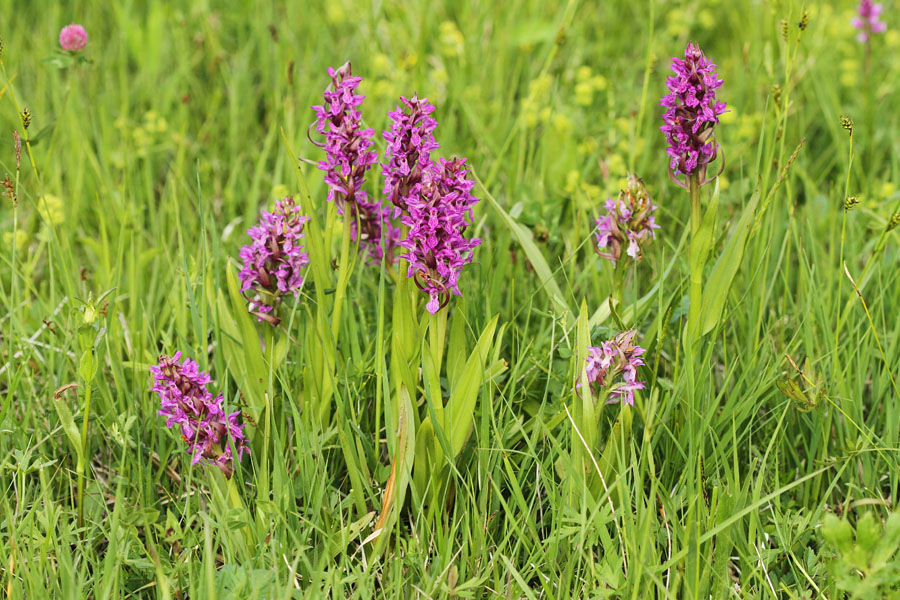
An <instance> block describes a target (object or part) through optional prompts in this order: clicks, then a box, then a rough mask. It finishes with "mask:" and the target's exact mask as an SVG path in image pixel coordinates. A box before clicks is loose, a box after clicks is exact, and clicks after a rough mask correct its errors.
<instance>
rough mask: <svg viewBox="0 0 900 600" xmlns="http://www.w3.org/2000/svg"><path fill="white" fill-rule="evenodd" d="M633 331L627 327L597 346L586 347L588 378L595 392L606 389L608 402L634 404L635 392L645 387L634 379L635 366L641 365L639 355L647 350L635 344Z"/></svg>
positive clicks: (642, 361)
mask: <svg viewBox="0 0 900 600" xmlns="http://www.w3.org/2000/svg"><path fill="white" fill-rule="evenodd" d="M636 334H637V332H636V331H635V330H634V329H629V330H627V331H623V332H622V333H620V334H619V335H617V336H616V337H614V338H613V339H611V340H607V341H605V342H603V343H601V344H600V346H597V347H594V346H589V347H588V357H587V364H586V365H585V374H586V375H587V380H588V382H589V383H590V385H591V386H592V388H593V389H595V390H596V391H597V392H598V393H603V392H608V395H607V403H610V404H611V403H614V402H619V401H624V402H625V403H626V404H630V405H634V392H636V391H637V390H642V389H644V387H645V384H644V382H642V381H638V380H637V368H638V367H640V366H642V365H643V364H644V359H642V358H641V356H642V355H643V354H644V352H646V350H644V349H643V348H641V347H640V346H636V345H635V344H634V336H635V335H636Z"/></svg>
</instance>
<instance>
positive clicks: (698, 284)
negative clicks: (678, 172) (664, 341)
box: [688, 173, 704, 343]
mask: <svg viewBox="0 0 900 600" xmlns="http://www.w3.org/2000/svg"><path fill="white" fill-rule="evenodd" d="M688 184H689V186H690V187H689V188H688V189H689V191H690V197H691V251H690V254H691V256H693V255H694V253H695V252H696V250H697V245H698V244H699V243H700V240H699V239H698V233H699V231H700V226H701V221H702V218H703V217H702V212H701V210H702V209H701V206H700V175H699V174H698V173H694V174H692V175H690V176H689V177H688ZM692 262H693V261H692ZM703 262H704V261H698V263H697V264H691V274H690V277H691V287H690V302H691V304H690V308H689V310H688V336H689V338H690V340H691V343H693V342H694V341H696V338H697V336H698V333H699V329H700V304H701V302H702V296H703ZM695 271H699V272H695Z"/></svg>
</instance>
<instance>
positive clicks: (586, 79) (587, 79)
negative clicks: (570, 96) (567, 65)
mask: <svg viewBox="0 0 900 600" xmlns="http://www.w3.org/2000/svg"><path fill="white" fill-rule="evenodd" d="M606 87H607V81H606V78H605V77H604V76H603V75H594V74H593V73H592V72H591V68H590V67H588V66H587V65H584V66H581V67H578V70H577V71H576V72H575V104H578V105H579V106H591V105H592V104H593V103H594V93H595V92H600V91H603V90H605V89H606Z"/></svg>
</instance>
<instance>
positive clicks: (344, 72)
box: [312, 62, 399, 262]
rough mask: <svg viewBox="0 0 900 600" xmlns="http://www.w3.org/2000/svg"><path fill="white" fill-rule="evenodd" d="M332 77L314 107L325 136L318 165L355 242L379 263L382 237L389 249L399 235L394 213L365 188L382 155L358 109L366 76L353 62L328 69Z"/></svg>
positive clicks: (319, 129) (330, 195) (372, 130)
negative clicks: (359, 73) (368, 173)
mask: <svg viewBox="0 0 900 600" xmlns="http://www.w3.org/2000/svg"><path fill="white" fill-rule="evenodd" d="M328 76H329V77H331V81H332V85H330V86H328V88H327V89H326V90H325V92H324V94H323V95H324V99H325V102H324V104H322V105H320V106H313V107H312V109H313V110H314V111H315V113H316V131H318V132H319V133H321V134H322V135H324V136H325V144H324V148H325V154H326V158H325V160H323V161H321V162H319V169H321V170H322V171H324V172H325V183H326V184H327V185H328V200H329V201H331V202H335V203H336V204H337V207H338V212H340V214H342V215H345V217H346V218H349V219H351V224H352V230H351V235H352V237H353V239H354V240H359V242H360V243H361V245H362V246H363V247H364V248H365V249H366V251H367V252H368V254H369V257H370V258H371V259H372V260H373V261H374V262H378V261H380V260H381V257H382V255H383V250H382V237H383V238H384V247H385V248H386V249H388V250H389V251H390V249H391V248H392V247H393V246H394V245H395V244H396V240H397V238H398V237H399V231H397V230H396V229H395V228H394V227H393V226H392V224H391V221H390V218H389V217H390V210H385V209H383V208H382V206H381V201H380V200H375V201H371V202H370V201H369V196H368V194H367V193H366V192H365V190H363V184H364V183H365V176H366V171H368V169H369V167H371V166H372V165H373V164H374V163H375V162H377V160H378V155H377V153H376V152H375V151H374V150H372V149H371V148H372V145H373V141H372V138H373V137H374V136H375V130H374V129H363V128H362V115H361V113H360V112H359V108H358V107H359V106H360V105H361V104H362V101H363V99H364V98H365V96H361V95H359V94H357V93H356V88H357V87H359V84H360V82H361V81H362V77H353V75H352V73H351V70H350V63H349V62H348V63H347V64H345V65H344V66H342V67H341V68H339V69H337V70H335V69H332V68H329V69H328ZM348 207H349V208H348ZM357 221H358V222H359V226H358V227H357V225H356V223H357ZM357 230H359V231H357Z"/></svg>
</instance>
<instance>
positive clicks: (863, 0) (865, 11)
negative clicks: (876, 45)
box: [852, 0, 887, 43]
mask: <svg viewBox="0 0 900 600" xmlns="http://www.w3.org/2000/svg"><path fill="white" fill-rule="evenodd" d="M881 11H882V6H881V3H880V2H872V0H860V2H859V6H858V7H857V9H856V14H857V16H856V17H854V18H853V21H852V24H853V26H854V27H855V28H857V29H859V33H858V34H857V35H856V39H857V40H858V41H859V42H860V43H866V42H868V41H869V39H870V38H871V37H872V34H873V33H884V32H885V31H887V25H886V24H885V23H884V21H882V20H881Z"/></svg>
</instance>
